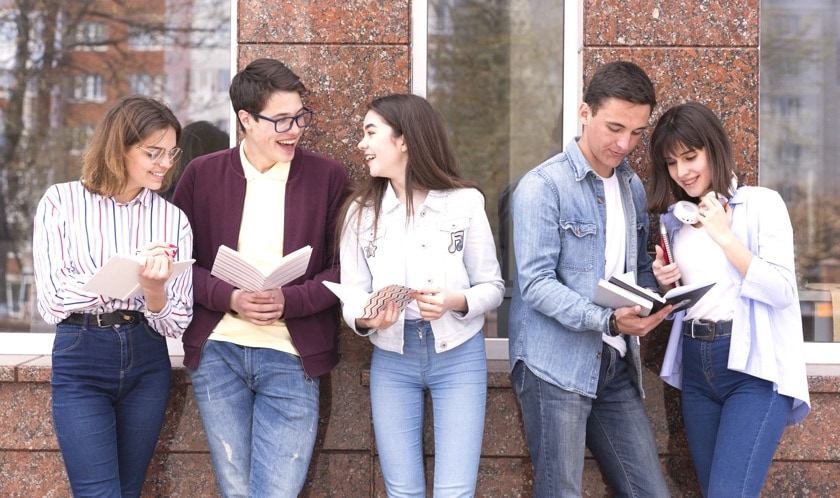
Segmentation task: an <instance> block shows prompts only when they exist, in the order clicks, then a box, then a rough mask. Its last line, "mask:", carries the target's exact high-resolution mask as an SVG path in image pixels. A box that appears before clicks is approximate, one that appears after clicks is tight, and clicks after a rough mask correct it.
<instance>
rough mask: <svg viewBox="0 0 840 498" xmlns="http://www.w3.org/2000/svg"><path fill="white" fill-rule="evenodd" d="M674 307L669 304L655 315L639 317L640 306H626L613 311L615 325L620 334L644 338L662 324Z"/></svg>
mask: <svg viewBox="0 0 840 498" xmlns="http://www.w3.org/2000/svg"><path fill="white" fill-rule="evenodd" d="M672 309H674V307H673V306H672V305H670V304H668V305H666V306H665V307H664V308H662V309H661V310H659V311H658V312H656V313H653V314H650V315H648V316H639V313H640V312H641V311H642V307H641V306H628V307H626V308H618V309H616V310H615V323H616V326H617V327H618V331H619V332H621V333H622V334H627V335H637V336H639V337H644V336H646V335H647V334H648V332H650V331H651V330H653V329H655V328H656V326H657V325H659V324H660V323H662V320H664V319H665V317H666V316H668V313H670V312H671V310H672Z"/></svg>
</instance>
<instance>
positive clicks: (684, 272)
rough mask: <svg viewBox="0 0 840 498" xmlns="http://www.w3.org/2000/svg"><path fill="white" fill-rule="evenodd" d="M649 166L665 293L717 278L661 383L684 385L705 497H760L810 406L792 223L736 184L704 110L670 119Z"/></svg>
mask: <svg viewBox="0 0 840 498" xmlns="http://www.w3.org/2000/svg"><path fill="white" fill-rule="evenodd" d="M651 158H652V163H653V175H652V177H651V183H650V185H651V190H652V192H651V195H650V196H649V208H650V210H651V212H652V213H654V214H657V213H664V214H662V217H661V219H660V223H662V224H664V226H665V227H666V229H667V234H668V237H669V239H670V241H671V245H672V255H673V259H674V260H675V262H668V261H667V260H666V258H665V252H664V251H663V250H662V249H661V248H659V247H657V251H656V252H657V257H656V260H655V261H654V263H653V273H654V276H655V277H656V279H657V281H658V282H659V285H660V286H661V287H662V288H663V290H664V289H665V288H669V287H670V286H671V285H672V284H674V283H675V282H677V281H682V283H684V284H694V283H700V282H701V281H713V282H716V284H715V286H714V287H712V289H711V290H710V291H709V293H708V294H706V295H705V296H704V297H703V298H702V299H701V300H700V301H698V302H697V304H695V305H694V306H692V307H691V308H689V309H688V310H687V311H680V312H678V313H677V314H676V315H675V317H674V325H673V328H672V330H671V337H670V340H669V341H668V348H667V350H666V351H665V359H664V362H663V365H662V372H661V374H660V375H661V377H662V378H663V379H664V380H665V381H666V382H667V383H668V384H671V385H673V386H675V387H677V388H680V389H682V408H683V420H684V421H685V427H686V437H687V439H688V446H689V450H690V451H691V456H692V459H693V460H694V467H695V469H696V471H697V476H698V480H699V481H700V487H701V490H702V492H703V495H704V496H706V497H735V496H758V495H759V493H760V492H761V489H762V486H763V483H764V479H765V477H766V475H767V472H768V470H769V468H770V464H771V463H772V461H773V454H774V453H775V451H776V447H777V446H778V444H779V439H780V438H781V436H782V433H783V431H784V428H785V426H786V425H789V424H794V423H798V422H800V421H801V420H803V419H804V418H805V416H806V415H807V414H808V411H809V410H810V401H809V396H808V381H807V377H806V372H805V360H804V353H803V336H802V319H801V314H800V308H799V295H798V291H797V283H796V276H795V268H794V258H793V230H792V227H791V223H790V218H789V216H788V213H787V209H786V208H785V204H784V202H783V201H782V198H781V197H780V196H779V194H778V193H776V192H774V191H772V190H770V189H767V188H762V187H741V188H737V185H732V184H731V183H730V182H731V181H732V178H733V168H734V159H733V154H732V147H731V144H730V141H729V138H728V136H727V135H726V132H725V130H724V129H723V126H722V125H721V123H720V121H719V120H718V119H717V117H716V116H715V115H714V113H712V111H710V110H709V109H708V108H707V107H705V106H703V105H701V104H698V103H688V104H683V105H679V106H676V107H674V108H671V109H670V110H668V111H667V112H666V113H665V114H663V115H662V117H661V118H660V119H659V122H658V123H657V125H656V129H655V130H654V132H653V135H652V136H651ZM715 193H717V194H719V196H717V195H714V194H715ZM672 195H673V197H675V198H676V199H677V200H678V201H680V202H692V203H696V204H694V206H696V205H698V204H699V206H698V207H692V206H693V205H685V206H686V207H687V208H688V210H687V211H686V213H688V214H690V213H691V212H696V220H695V219H692V217H689V216H685V215H684V214H681V213H680V212H679V211H680V208H681V207H682V206H681V205H679V204H678V205H674V206H670V207H668V203H669V202H670V198H671V196H672ZM666 210H667V211H666ZM680 220H682V221H680ZM692 222H693V223H692Z"/></svg>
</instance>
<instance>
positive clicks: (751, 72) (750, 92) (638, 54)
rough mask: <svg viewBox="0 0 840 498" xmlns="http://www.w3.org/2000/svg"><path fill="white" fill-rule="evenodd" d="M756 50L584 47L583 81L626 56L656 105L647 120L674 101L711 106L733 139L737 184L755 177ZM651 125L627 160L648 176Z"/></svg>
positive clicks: (756, 142)
mask: <svg viewBox="0 0 840 498" xmlns="http://www.w3.org/2000/svg"><path fill="white" fill-rule="evenodd" d="M758 59H759V54H758V49H757V48H755V49H746V48H738V49H729V48H691V47H686V48H677V49H673V50H662V49H647V48H641V49H620V48H591V49H585V50H584V66H583V67H584V81H587V82H588V81H589V78H590V77H591V75H592V73H593V72H594V70H595V69H596V68H597V67H598V66H599V65H601V64H603V63H605V62H609V61H613V60H630V61H632V62H635V63H637V64H639V65H640V66H641V67H642V68H644V69H645V71H647V73H648V75H649V76H650V78H651V80H652V81H653V83H654V85H655V86H656V94H657V101H658V105H657V106H656V108H655V109H654V112H653V115H652V117H651V124H655V123H656V120H657V119H658V118H659V116H661V115H662V113H663V112H664V111H665V110H667V109H668V108H670V107H671V106H673V105H676V104H680V103H683V102H687V101H697V102H700V103H702V104H705V105H707V106H708V107H709V108H711V109H712V110H713V111H714V112H715V113H716V114H717V115H718V117H719V118H720V119H721V121H722V122H723V125H724V127H725V128H726V131H727V132H728V133H729V135H730V139H731V140H732V144H733V150H734V152H735V163H736V168H737V172H738V174H739V175H741V176H742V177H743V180H742V183H745V184H748V185H755V184H757V180H758V176H757V175H758V141H757V137H758V111H759V109H758ZM652 130H653V128H651V129H650V130H649V131H648V133H647V134H646V136H645V137H643V139H642V142H641V143H640V144H639V147H637V149H636V150H635V151H634V152H633V153H631V154H630V155H629V156H628V161H629V162H630V164H631V166H633V167H634V169H635V170H636V172H637V173H639V176H641V177H642V179H645V178H647V177H648V176H649V174H650V173H649V172H650V167H649V161H648V144H649V137H650V132H652Z"/></svg>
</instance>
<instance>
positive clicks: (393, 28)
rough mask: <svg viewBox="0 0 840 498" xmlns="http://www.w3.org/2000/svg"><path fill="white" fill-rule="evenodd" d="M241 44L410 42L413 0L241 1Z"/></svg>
mask: <svg viewBox="0 0 840 498" xmlns="http://www.w3.org/2000/svg"><path fill="white" fill-rule="evenodd" d="M239 9H240V10H239V43H242V44H244V43H307V44H383V45H384V44H407V43H408V41H409V32H410V24H411V17H410V1H409V0H394V1H387V0H372V1H371V0H347V1H344V2H324V1H313V0H305V1H289V0H286V1H277V2H239Z"/></svg>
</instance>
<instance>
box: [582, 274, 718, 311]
mask: <svg viewBox="0 0 840 498" xmlns="http://www.w3.org/2000/svg"><path fill="white" fill-rule="evenodd" d="M714 285H715V284H714V282H712V283H700V284H693V285H681V286H679V287H674V288H673V289H671V290H669V291H668V292H666V293H665V295H664V296H660V295H659V294H656V293H655V292H652V291H650V290H648V289H645V288H643V287H639V286H638V285H636V283H635V278H634V277H633V274H632V273H625V274H624V275H621V276H620V277H616V276H612V277H610V279H609V280H604V279H601V280H600V281H599V282H598V288H597V289H596V290H595V297H593V298H592V302H593V303H595V304H597V305H598V306H603V307H605V308H623V307H625V306H636V305H639V306H641V307H642V311H641V313H639V315H640V316H648V315H649V314H651V313H656V312H657V311H659V310H660V309H662V307H663V306H665V305H666V304H672V305H674V310H673V311H679V310H681V309H683V308H690V307H692V306H694V304H695V303H697V301H699V300H700V298H701V297H703V296H704V295H705V294H706V292H708V291H709V289H711V288H712V286H714Z"/></svg>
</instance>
